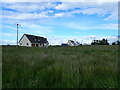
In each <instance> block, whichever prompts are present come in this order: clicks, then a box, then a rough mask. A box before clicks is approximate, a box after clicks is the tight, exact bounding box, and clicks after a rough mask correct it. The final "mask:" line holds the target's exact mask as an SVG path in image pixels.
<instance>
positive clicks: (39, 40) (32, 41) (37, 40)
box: [19, 34, 49, 47]
mask: <svg viewBox="0 0 120 90" xmlns="http://www.w3.org/2000/svg"><path fill="white" fill-rule="evenodd" d="M48 45H49V42H48V41H47V39H46V38H44V37H40V36H35V35H29V34H24V35H23V36H22V37H21V39H20V41H19V46H26V47H48Z"/></svg>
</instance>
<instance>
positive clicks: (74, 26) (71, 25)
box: [64, 22, 118, 30]
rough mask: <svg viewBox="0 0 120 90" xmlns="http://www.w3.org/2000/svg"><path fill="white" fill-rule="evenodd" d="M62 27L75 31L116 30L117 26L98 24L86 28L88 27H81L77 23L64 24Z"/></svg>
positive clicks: (114, 24)
mask: <svg viewBox="0 0 120 90" xmlns="http://www.w3.org/2000/svg"><path fill="white" fill-rule="evenodd" d="M64 26H66V27H69V28H73V29H76V30H100V29H101V30H103V29H104V30H118V24H116V23H107V24H102V25H101V24H99V25H96V26H88V25H82V24H78V23H73V22H72V23H67V24H64Z"/></svg>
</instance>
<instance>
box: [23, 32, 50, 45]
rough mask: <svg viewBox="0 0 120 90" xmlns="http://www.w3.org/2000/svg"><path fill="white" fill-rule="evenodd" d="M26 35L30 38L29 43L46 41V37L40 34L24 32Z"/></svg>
mask: <svg viewBox="0 0 120 90" xmlns="http://www.w3.org/2000/svg"><path fill="white" fill-rule="evenodd" d="M24 35H26V37H27V38H28V39H29V40H30V42H31V43H41V44H42V43H48V41H47V39H46V38H44V37H40V36H35V35H30V34H24Z"/></svg>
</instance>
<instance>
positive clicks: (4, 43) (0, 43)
mask: <svg viewBox="0 0 120 90" xmlns="http://www.w3.org/2000/svg"><path fill="white" fill-rule="evenodd" d="M7 44H12V45H15V44H16V41H14V40H2V41H0V45H7Z"/></svg>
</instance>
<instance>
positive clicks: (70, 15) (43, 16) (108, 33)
mask: <svg viewBox="0 0 120 90" xmlns="http://www.w3.org/2000/svg"><path fill="white" fill-rule="evenodd" d="M0 7H2V8H0V11H1V13H0V18H1V22H2V23H0V24H1V25H0V26H2V27H0V29H1V31H0V38H1V40H0V44H16V40H17V34H16V32H17V30H16V24H17V23H19V24H20V25H21V26H19V39H20V38H21V37H22V35H23V34H32V35H37V36H42V37H45V38H47V39H48V42H49V44H50V45H60V44H62V43H67V41H68V40H74V41H78V42H80V43H82V44H90V43H91V41H92V40H94V39H99V40H101V39H102V38H105V39H108V42H109V43H112V42H113V41H116V40H117V39H118V0H109V1H107V0H106V1H104V0H92V1H89V0H69V1H68V0H53V1H52V2H50V1H49V0H46V1H45V0H44V1H43V0H31V1H28V0H21V1H20V2H18V1H17V0H10V1H9V2H8V0H4V1H2V2H1V3H0Z"/></svg>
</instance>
